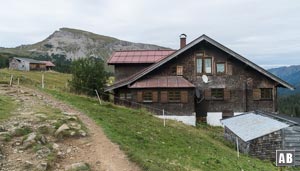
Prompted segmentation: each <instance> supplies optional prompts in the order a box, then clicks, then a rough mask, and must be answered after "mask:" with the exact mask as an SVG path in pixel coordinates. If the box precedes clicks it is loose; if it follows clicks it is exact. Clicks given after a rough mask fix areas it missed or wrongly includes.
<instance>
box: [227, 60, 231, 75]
mask: <svg viewBox="0 0 300 171" xmlns="http://www.w3.org/2000/svg"><path fill="white" fill-rule="evenodd" d="M227 74H228V75H232V64H231V63H228V64H227Z"/></svg>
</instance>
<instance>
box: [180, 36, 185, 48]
mask: <svg viewBox="0 0 300 171" xmlns="http://www.w3.org/2000/svg"><path fill="white" fill-rule="evenodd" d="M179 37H180V49H181V48H183V47H184V46H185V45H186V34H181V35H180V36H179Z"/></svg>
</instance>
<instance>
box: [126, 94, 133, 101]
mask: <svg viewBox="0 0 300 171" xmlns="http://www.w3.org/2000/svg"><path fill="white" fill-rule="evenodd" d="M126 99H127V100H131V99H132V94H131V93H130V92H127V93H126Z"/></svg>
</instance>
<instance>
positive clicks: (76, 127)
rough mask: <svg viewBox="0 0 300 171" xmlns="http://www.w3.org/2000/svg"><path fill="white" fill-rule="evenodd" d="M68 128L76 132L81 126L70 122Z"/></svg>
mask: <svg viewBox="0 0 300 171" xmlns="http://www.w3.org/2000/svg"><path fill="white" fill-rule="evenodd" d="M70 127H71V128H72V129H76V130H80V129H81V125H80V124H78V123H75V122H72V123H71V124H70Z"/></svg>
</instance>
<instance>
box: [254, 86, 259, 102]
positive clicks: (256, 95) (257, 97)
mask: <svg viewBox="0 0 300 171" xmlns="http://www.w3.org/2000/svg"><path fill="white" fill-rule="evenodd" d="M260 98H261V92H260V89H259V88H257V89H253V100H260Z"/></svg>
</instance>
